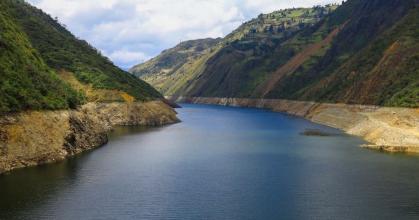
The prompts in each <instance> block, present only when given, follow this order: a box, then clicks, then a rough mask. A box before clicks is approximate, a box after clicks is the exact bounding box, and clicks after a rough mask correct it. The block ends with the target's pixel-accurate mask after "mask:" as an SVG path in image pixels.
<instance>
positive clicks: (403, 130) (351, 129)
mask: <svg viewBox="0 0 419 220" xmlns="http://www.w3.org/2000/svg"><path fill="white" fill-rule="evenodd" d="M178 101H181V102H188V103H200V104H217V105H226V106H241V107H257V108H266V109H271V110H273V111H278V112H285V113H288V114H291V115H295V116H299V117H304V118H306V119H309V120H311V121H313V122H316V123H319V124H324V125H327V126H330V127H334V128H338V129H341V130H343V131H345V132H346V133H348V134H351V135H356V136H360V137H362V138H364V139H365V140H366V141H368V142H370V144H368V145H364V147H368V148H372V149H379V150H384V151H388V152H408V153H419V109H418V108H390V107H378V106H367V105H347V104H326V103H315V102H303V101H290V100H278V99H276V100H274V99H241V98H198V97H197V98H184V97H182V98H179V99H178Z"/></svg>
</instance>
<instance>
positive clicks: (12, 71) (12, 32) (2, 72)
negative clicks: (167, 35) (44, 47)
mask: <svg viewBox="0 0 419 220" xmlns="http://www.w3.org/2000/svg"><path fill="white" fill-rule="evenodd" d="M3 4H4V2H1V3H0V7H1V8H2V9H4V8H3V6H4V5H3ZM0 93H1V96H0V113H5V112H15V111H19V110H25V109H37V110H38V109H61V108H69V107H70V108H74V107H76V106H77V105H79V104H81V103H82V102H83V96H82V95H81V94H78V93H77V92H76V91H74V90H73V89H71V88H70V86H69V85H67V84H66V83H64V82H62V81H61V80H60V79H59V78H58V77H57V76H56V74H55V73H53V71H52V70H51V69H50V68H49V67H48V66H47V65H45V64H44V62H43V61H42V58H41V57H40V55H39V53H38V52H37V51H36V50H35V49H34V48H33V47H32V46H31V44H30V42H29V40H28V39H27V36H26V34H24V33H23V32H22V31H21V29H20V28H19V27H18V26H17V25H16V24H15V23H14V22H13V20H12V19H11V17H10V15H9V14H7V12H6V11H4V10H1V11H0Z"/></svg>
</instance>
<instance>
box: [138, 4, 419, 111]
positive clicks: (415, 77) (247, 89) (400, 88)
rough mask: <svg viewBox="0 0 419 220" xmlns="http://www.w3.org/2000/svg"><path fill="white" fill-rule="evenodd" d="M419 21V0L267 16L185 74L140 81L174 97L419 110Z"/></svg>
mask: <svg viewBox="0 0 419 220" xmlns="http://www.w3.org/2000/svg"><path fill="white" fill-rule="evenodd" d="M418 21H419V9H418V5H417V1H416V0H349V1H345V3H343V5H341V6H339V7H338V6H337V5H328V6H326V7H314V8H310V9H304V8H297V9H288V10H282V11H277V12H273V13H271V14H266V15H265V14H262V15H260V16H258V17H257V18H255V19H253V20H251V21H249V22H246V23H244V24H243V25H241V26H240V27H239V28H238V29H237V30H235V31H233V32H232V33H231V34H229V35H228V36H226V37H225V38H224V39H222V40H221V42H220V43H218V44H217V45H215V46H213V47H211V48H209V49H207V52H206V53H204V54H201V56H200V57H201V58H202V57H204V58H205V59H204V60H202V59H196V58H191V57H189V58H188V59H186V58H184V60H188V62H186V63H184V64H183V65H182V67H180V68H178V69H179V70H182V72H183V73H184V74H171V76H170V77H167V76H166V75H159V74H158V73H156V72H150V73H148V74H147V76H146V77H143V79H145V80H146V81H148V82H150V83H151V84H153V85H156V82H157V84H158V85H159V88H164V89H162V90H161V91H162V92H163V93H165V94H166V95H175V96H179V95H180V96H205V97H243V98H249V97H251V98H273V99H293V100H305V101H319V102H333V103H335V102H340V103H349V104H370V105H383V106H400V107H419V72H418V70H419V61H418V58H419V44H418V40H419V36H418V35H419V34H418V30H419V27H418V25H419V24H418ZM156 59H158V58H156ZM203 61H204V62H203ZM143 65H150V66H149V68H151V69H152V68H153V64H152V63H146V64H143ZM176 73H178V72H176ZM185 74H186V75H187V76H185ZM155 79H157V81H156V80H155ZM186 79H187V80H186ZM174 85H176V86H174Z"/></svg>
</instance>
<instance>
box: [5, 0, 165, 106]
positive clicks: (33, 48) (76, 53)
mask: <svg viewBox="0 0 419 220" xmlns="http://www.w3.org/2000/svg"><path fill="white" fill-rule="evenodd" d="M0 92H1V94H2V95H1V96H0V113H8V112H18V111H22V110H31V109H32V110H40V109H65V108H75V107H77V106H78V105H80V104H83V103H85V102H86V101H100V102H108V101H124V100H131V101H132V100H139V101H142V100H151V99H156V98H160V97H161V95H160V94H159V93H158V92H157V91H156V90H155V89H154V88H152V87H151V86H150V85H149V84H147V83H145V82H144V81H142V80H140V79H138V78H137V77H135V76H133V75H131V74H129V73H128V72H125V71H123V70H121V69H119V68H118V67H116V66H115V65H114V64H113V63H112V62H111V61H109V59H108V58H106V57H104V56H102V55H101V54H100V52H99V51H98V50H96V49H95V48H93V47H92V46H90V45H89V44H88V43H87V42H86V41H83V40H80V39H77V38H76V37H75V36H74V35H73V34H71V33H70V32H69V31H68V30H66V28H65V27H63V26H62V25H61V24H59V22H58V21H57V20H55V19H53V18H51V17H50V16H49V15H47V14H46V13H44V12H42V11H41V10H39V9H37V8H35V7H33V6H31V5H29V4H28V3H26V2H24V1H22V0H2V1H0Z"/></svg>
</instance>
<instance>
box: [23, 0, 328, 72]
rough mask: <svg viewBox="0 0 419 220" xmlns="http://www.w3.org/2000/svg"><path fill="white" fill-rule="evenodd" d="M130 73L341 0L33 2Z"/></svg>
mask: <svg viewBox="0 0 419 220" xmlns="http://www.w3.org/2000/svg"><path fill="white" fill-rule="evenodd" d="M28 1H29V2H30V3H32V4H34V5H35V6H37V7H39V8H41V9H43V10H44V11H46V12H47V13H49V14H51V15H52V16H53V17H58V18H59V20H60V22H61V23H64V24H66V25H67V27H68V28H69V29H70V31H72V32H73V33H74V34H75V35H77V36H78V37H80V38H83V39H85V40H87V41H89V42H90V43H91V44H92V45H94V46H95V47H97V48H98V49H100V50H101V51H103V52H104V54H107V55H109V57H110V58H111V59H112V60H113V61H114V62H115V63H116V64H117V65H119V66H121V67H123V68H128V67H130V66H132V65H135V64H137V63H139V62H142V61H144V59H147V58H149V57H152V56H155V55H157V54H158V53H159V52H160V51H162V50H164V49H167V48H169V47H173V46H174V45H176V44H177V43H179V42H180V41H184V40H190V39H196V38H206V37H222V36H224V35H226V34H228V33H229V32H230V31H232V30H233V29H234V28H236V27H237V26H239V25H240V24H241V23H242V22H244V21H246V20H248V19H250V18H252V17H255V16H257V15H258V14H260V13H267V12H271V11H274V10H278V9H283V8H290V7H309V6H312V5H316V4H326V3H330V2H336V0H294V1H288V0H176V1H174V0H28Z"/></svg>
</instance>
